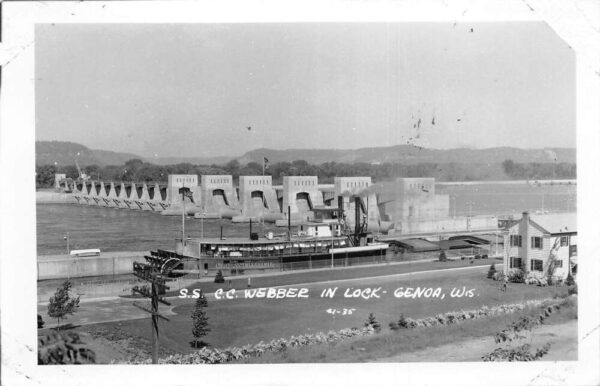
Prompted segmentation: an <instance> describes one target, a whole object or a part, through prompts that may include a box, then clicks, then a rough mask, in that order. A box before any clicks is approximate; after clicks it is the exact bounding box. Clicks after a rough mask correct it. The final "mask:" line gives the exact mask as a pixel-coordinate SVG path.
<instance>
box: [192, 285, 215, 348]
mask: <svg viewBox="0 0 600 386" xmlns="http://www.w3.org/2000/svg"><path fill="white" fill-rule="evenodd" d="M206 306H208V302H207V300H206V298H205V297H204V294H200V297H199V298H198V299H197V300H196V304H195V305H194V311H193V312H192V320H193V326H192V335H193V336H194V340H193V341H192V342H190V344H191V345H192V347H196V348H198V347H202V346H204V345H205V344H204V342H202V340H201V338H202V337H204V336H206V335H207V334H208V333H209V332H210V328H209V327H208V316H206V312H205V311H204V308H205V307H206Z"/></svg>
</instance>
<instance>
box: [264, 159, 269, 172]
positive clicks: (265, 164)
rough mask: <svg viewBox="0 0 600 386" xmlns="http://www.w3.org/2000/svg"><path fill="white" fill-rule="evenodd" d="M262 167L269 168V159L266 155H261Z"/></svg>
mask: <svg viewBox="0 0 600 386" xmlns="http://www.w3.org/2000/svg"><path fill="white" fill-rule="evenodd" d="M263 168H264V169H268V168H269V159H268V158H267V157H263Z"/></svg>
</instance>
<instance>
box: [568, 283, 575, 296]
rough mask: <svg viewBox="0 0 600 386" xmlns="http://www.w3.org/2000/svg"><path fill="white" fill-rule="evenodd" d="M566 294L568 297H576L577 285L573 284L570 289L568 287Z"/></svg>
mask: <svg viewBox="0 0 600 386" xmlns="http://www.w3.org/2000/svg"><path fill="white" fill-rule="evenodd" d="M567 294H569V295H577V284H575V285H574V286H572V287H569V289H568V290H567Z"/></svg>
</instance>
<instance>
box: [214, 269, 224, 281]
mask: <svg viewBox="0 0 600 386" xmlns="http://www.w3.org/2000/svg"><path fill="white" fill-rule="evenodd" d="M215 283H225V278H224V277H223V272H221V270H219V271H218V272H217V274H216V276H215Z"/></svg>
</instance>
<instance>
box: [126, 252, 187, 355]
mask: <svg viewBox="0 0 600 386" xmlns="http://www.w3.org/2000/svg"><path fill="white" fill-rule="evenodd" d="M144 258H145V259H146V261H147V262H148V263H138V262H134V263H133V275H134V276H136V277H137V278H139V279H141V280H143V281H146V282H148V283H150V285H151V288H150V289H148V287H147V286H143V287H138V286H135V287H133V288H132V291H133V292H136V293H138V294H140V295H142V296H144V297H146V298H149V299H150V308H148V307H146V306H144V305H141V304H139V303H137V302H133V305H134V306H135V307H137V308H139V309H141V310H143V311H145V312H148V313H149V314H151V315H152V363H153V364H157V363H158V348H159V330H158V319H159V318H161V319H163V320H166V321H167V322H168V321H169V318H167V317H165V316H163V315H161V314H160V313H159V312H158V303H162V304H165V305H167V306H170V305H171V303H169V302H167V301H166V300H165V299H164V298H162V297H160V296H159V292H164V291H166V290H167V289H169V287H167V286H166V285H165V283H166V277H167V276H168V273H169V272H170V271H171V270H172V269H173V268H174V267H175V266H177V265H178V264H179V262H180V261H179V260H178V259H172V258H168V257H161V256H158V254H156V255H153V256H144ZM173 263H175V264H173Z"/></svg>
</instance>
